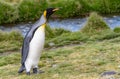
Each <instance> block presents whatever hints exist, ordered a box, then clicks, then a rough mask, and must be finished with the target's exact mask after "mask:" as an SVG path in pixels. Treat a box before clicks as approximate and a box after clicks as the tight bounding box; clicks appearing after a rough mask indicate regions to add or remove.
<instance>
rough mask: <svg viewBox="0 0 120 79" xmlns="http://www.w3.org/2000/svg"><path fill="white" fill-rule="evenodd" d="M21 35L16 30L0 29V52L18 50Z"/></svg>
mask: <svg viewBox="0 0 120 79" xmlns="http://www.w3.org/2000/svg"><path fill="white" fill-rule="evenodd" d="M22 40H23V37H22V35H21V34H20V33H19V32H17V31H13V32H10V33H6V32H2V31H0V53H4V52H8V51H16V50H20V47H21V45H22V43H21V42H22Z"/></svg>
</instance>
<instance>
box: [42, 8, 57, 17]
mask: <svg viewBox="0 0 120 79" xmlns="http://www.w3.org/2000/svg"><path fill="white" fill-rule="evenodd" d="M57 10H59V8H48V9H46V10H45V11H44V13H43V14H44V16H45V17H46V19H48V18H49V16H50V15H52V14H53V13H54V12H56V11H57Z"/></svg>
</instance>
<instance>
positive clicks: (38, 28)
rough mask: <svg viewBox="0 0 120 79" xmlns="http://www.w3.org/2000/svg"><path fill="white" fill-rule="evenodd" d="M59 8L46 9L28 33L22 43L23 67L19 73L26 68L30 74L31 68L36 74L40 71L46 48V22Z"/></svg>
mask: <svg viewBox="0 0 120 79" xmlns="http://www.w3.org/2000/svg"><path fill="white" fill-rule="evenodd" d="M57 10H59V9H58V8H48V9H46V10H45V11H44V12H43V14H42V16H41V18H40V19H39V20H38V21H37V22H36V23H35V24H33V26H32V27H31V29H30V30H29V31H28V33H27V34H26V36H25V38H24V41H23V45H22V53H21V67H20V69H19V71H18V73H22V72H23V71H24V70H26V74H27V75H30V70H31V68H32V69H33V73H35V74H37V73H39V72H40V71H39V70H38V62H39V59H40V55H41V52H42V50H43V48H44V42H45V26H46V22H47V20H48V18H49V16H50V15H52V14H53V13H54V12H55V11H57Z"/></svg>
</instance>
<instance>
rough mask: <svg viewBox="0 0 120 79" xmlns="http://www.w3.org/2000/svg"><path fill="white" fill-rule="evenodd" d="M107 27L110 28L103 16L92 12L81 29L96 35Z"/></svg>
mask: <svg viewBox="0 0 120 79" xmlns="http://www.w3.org/2000/svg"><path fill="white" fill-rule="evenodd" d="M106 29H110V28H109V27H108V25H107V24H106V23H105V22H104V21H103V19H102V17H101V16H99V15H98V14H97V13H95V12H92V13H91V14H90V17H89V18H88V20H87V23H86V24H85V26H84V27H83V28H82V29H81V31H82V32H83V33H86V34H90V35H94V34H96V33H99V32H102V31H103V30H106Z"/></svg>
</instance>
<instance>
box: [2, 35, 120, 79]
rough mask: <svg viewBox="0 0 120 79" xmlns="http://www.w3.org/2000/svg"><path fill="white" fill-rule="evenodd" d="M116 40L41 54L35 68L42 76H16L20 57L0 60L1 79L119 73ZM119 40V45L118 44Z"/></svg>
mask: <svg viewBox="0 0 120 79" xmlns="http://www.w3.org/2000/svg"><path fill="white" fill-rule="evenodd" d="M119 39H120V37H117V38H114V39H110V40H104V41H100V42H88V43H84V44H79V45H76V46H75V45H74V46H72V45H71V46H65V47H62V48H57V49H51V50H44V52H43V53H42V57H41V61H40V62H39V66H40V69H41V70H44V71H45V73H43V74H38V75H31V76H27V75H25V73H23V74H21V75H20V74H18V73H17V70H18V68H19V67H20V53H18V52H14V53H12V54H9V55H4V56H0V75H1V76H0V78H1V79H8V78H9V79H33V78H34V79H38V78H42V79H96V78H98V77H99V76H100V74H101V73H102V72H104V71H108V70H114V71H120V69H119V68H118V65H119V63H120V58H119V55H120V53H119V51H120V40H119ZM118 40H119V41H118Z"/></svg>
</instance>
